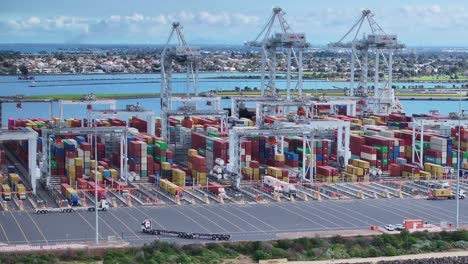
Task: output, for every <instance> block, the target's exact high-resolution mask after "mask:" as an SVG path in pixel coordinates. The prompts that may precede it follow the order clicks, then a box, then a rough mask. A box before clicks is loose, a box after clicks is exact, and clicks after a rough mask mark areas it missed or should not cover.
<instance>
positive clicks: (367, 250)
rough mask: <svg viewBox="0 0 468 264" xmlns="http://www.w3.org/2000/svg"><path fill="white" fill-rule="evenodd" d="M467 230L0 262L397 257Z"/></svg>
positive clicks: (443, 244) (438, 245)
mask: <svg viewBox="0 0 468 264" xmlns="http://www.w3.org/2000/svg"><path fill="white" fill-rule="evenodd" d="M467 248H468V232H467V231H456V232H441V233H429V232H416V233H412V234H410V233H409V232H408V231H402V232H401V233H400V234H396V235H389V234H382V235H378V236H366V237H362V236H357V237H340V236H335V237H331V238H319V237H313V238H299V239H291V240H288V239H284V240H277V241H261V242H259V241H257V242H234V243H208V244H194V245H177V244H171V243H166V242H160V241H154V242H153V243H151V244H149V245H145V246H143V247H140V248H129V249H124V250H122V249H119V250H107V251H104V252H101V253H100V254H93V253H88V252H86V253H85V252H83V251H75V252H70V251H65V252H61V253H59V254H57V253H56V254H47V253H45V254H21V253H12V254H2V255H0V263H60V262H67V263H68V262H73V263H76V262H79V263H91V262H93V261H103V263H155V264H157V263H203V264H204V263H208V264H211V263H212V264H217V263H223V261H226V260H229V259H235V258H238V257H243V258H247V259H251V260H252V261H258V260H264V259H276V258H287V259H288V260H290V261H297V260H328V259H340V258H365V257H379V256H397V255H406V254H418V253H426V252H443V251H449V250H466V249H467Z"/></svg>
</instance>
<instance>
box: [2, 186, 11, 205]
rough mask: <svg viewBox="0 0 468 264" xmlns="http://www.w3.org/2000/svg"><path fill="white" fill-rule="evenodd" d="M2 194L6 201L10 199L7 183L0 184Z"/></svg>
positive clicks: (9, 189)
mask: <svg viewBox="0 0 468 264" xmlns="http://www.w3.org/2000/svg"><path fill="white" fill-rule="evenodd" d="M2 196H3V199H5V200H6V201H10V200H11V188H10V186H9V185H8V184H2Z"/></svg>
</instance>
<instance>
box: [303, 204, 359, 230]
mask: <svg viewBox="0 0 468 264" xmlns="http://www.w3.org/2000/svg"><path fill="white" fill-rule="evenodd" d="M303 204H304V205H305V206H306V207H309V208H311V209H317V210H318V208H317V207H318V206H321V207H325V206H323V205H322V204H320V203H317V202H316V203H313V204H312V203H309V202H303ZM325 208H326V209H331V210H333V211H334V212H336V213H338V214H342V215H344V216H345V217H349V218H353V219H354V220H357V221H359V222H361V223H363V224H365V222H364V221H362V220H361V219H359V218H357V217H354V216H352V215H350V214H346V213H343V212H340V211H338V210H335V209H333V208H331V207H325ZM319 213H326V214H328V215H330V216H332V217H334V218H336V219H341V220H343V219H345V218H339V217H337V216H335V215H333V214H331V213H328V212H326V211H325V210H319ZM343 221H344V220H343ZM353 225H354V226H358V225H356V224H353Z"/></svg>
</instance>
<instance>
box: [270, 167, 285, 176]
mask: <svg viewBox="0 0 468 264" xmlns="http://www.w3.org/2000/svg"><path fill="white" fill-rule="evenodd" d="M267 174H268V175H271V176H273V177H275V178H279V177H282V175H283V172H282V171H281V169H280V168H276V167H267Z"/></svg>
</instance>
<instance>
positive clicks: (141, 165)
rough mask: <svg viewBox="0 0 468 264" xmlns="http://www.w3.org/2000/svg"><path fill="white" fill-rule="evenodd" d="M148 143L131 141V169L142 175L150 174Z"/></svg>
mask: <svg viewBox="0 0 468 264" xmlns="http://www.w3.org/2000/svg"><path fill="white" fill-rule="evenodd" d="M147 151H148V150H147V144H146V143H145V142H142V141H131V142H130V144H129V165H130V171H133V172H135V173H136V174H138V175H140V176H141V177H147V176H148V166H147Z"/></svg>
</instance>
